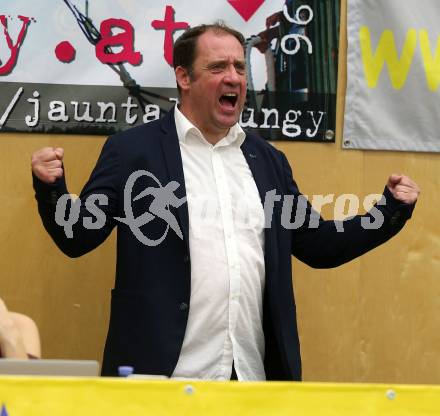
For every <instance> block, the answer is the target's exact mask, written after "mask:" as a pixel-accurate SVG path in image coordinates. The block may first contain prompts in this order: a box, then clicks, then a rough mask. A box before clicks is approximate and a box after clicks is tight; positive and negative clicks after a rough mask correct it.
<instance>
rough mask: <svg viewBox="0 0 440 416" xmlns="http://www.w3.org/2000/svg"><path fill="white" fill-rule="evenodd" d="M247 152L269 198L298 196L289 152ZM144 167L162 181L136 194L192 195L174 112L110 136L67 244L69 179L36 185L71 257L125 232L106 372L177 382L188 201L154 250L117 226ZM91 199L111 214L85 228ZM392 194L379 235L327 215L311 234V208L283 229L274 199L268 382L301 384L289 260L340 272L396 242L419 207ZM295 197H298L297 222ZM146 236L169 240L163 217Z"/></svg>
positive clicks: (151, 181)
mask: <svg viewBox="0 0 440 416" xmlns="http://www.w3.org/2000/svg"><path fill="white" fill-rule="evenodd" d="M241 149H242V151H243V154H244V157H245V158H246V161H247V163H248V164H249V167H250V170H251V171H252V174H253V177H254V179H255V182H256V185H257V187H258V190H259V193H260V196H261V199H262V202H263V201H264V198H265V195H266V193H267V192H268V191H274V190H275V192H276V193H277V195H280V196H282V197H283V196H285V195H294V196H296V197H298V196H299V195H300V192H299V190H298V187H297V185H296V183H295V181H294V180H293V177H292V172H291V169H290V166H289V163H288V162H287V159H286V157H285V156H284V154H283V153H282V152H280V151H278V150H276V149H275V148H274V147H273V146H271V145H270V144H268V143H267V142H266V141H265V140H263V139H261V138H260V137H258V136H255V135H253V134H247V135H246V139H245V140H244V142H243V144H242V146H241ZM139 170H142V171H148V172H150V173H152V174H153V175H154V176H155V178H152V177H150V176H148V175H142V176H140V177H139V178H138V180H136V181H135V183H134V185H133V193H132V196H135V195H137V194H139V193H140V192H141V191H143V190H144V189H145V188H146V187H147V186H155V187H156V186H157V182H156V179H157V180H158V181H159V182H160V183H161V184H162V185H165V184H167V183H169V182H170V181H172V180H174V181H177V182H178V183H179V184H180V186H179V188H178V189H177V191H176V192H175V195H176V196H177V197H179V198H182V197H184V196H186V191H185V180H184V172H183V167H182V159H181V154H180V148H179V142H178V138H177V133H176V127H175V124H174V112H173V111H171V112H169V113H168V114H166V115H165V117H164V118H163V119H161V120H157V121H154V122H151V123H148V124H145V125H141V126H139V127H134V128H132V129H129V130H127V131H124V132H122V133H118V134H116V135H114V136H111V137H109V138H108V140H107V141H106V143H105V145H104V147H103V149H102V152H101V155H100V157H99V159H98V162H97V164H96V167H95V169H94V170H93V172H92V174H91V176H90V179H89V181H88V182H87V184H86V185H85V187H84V189H83V191H82V192H81V195H80V200H81V201H82V205H81V209H80V211H79V217H78V221H77V222H76V224H75V225H73V227H72V238H67V237H66V234H65V231H64V228H63V227H62V226H60V225H58V224H57V222H56V221H55V209H56V204H57V201H58V198H59V197H60V196H61V195H63V194H65V193H67V187H66V183H65V179H64V177H63V178H61V179H60V180H58V181H57V182H55V184H52V185H48V184H44V183H43V182H41V181H39V180H38V179H37V178H36V177H34V188H35V191H36V199H37V201H38V209H39V213H40V215H41V218H42V221H43V224H44V226H45V228H46V230H47V231H48V232H49V233H50V235H51V236H52V238H53V240H54V241H55V243H56V244H57V245H58V247H59V248H60V249H61V250H62V251H63V252H64V253H65V254H67V255H68V256H71V257H77V256H81V255H82V254H85V253H87V252H89V251H90V250H93V249H94V248H95V247H97V246H98V245H99V244H101V243H102V242H103V241H104V240H105V239H106V238H107V236H108V235H109V234H110V232H111V231H112V229H113V227H114V226H116V225H117V226H118V234H117V262H116V278H115V286H114V289H113V290H112V299H111V313H110V323H109V329H108V336H107V340H106V344H105V350H104V357H103V365H102V374H103V375H116V374H117V369H118V366H119V365H132V366H133V367H134V369H135V372H136V373H147V374H164V375H167V376H171V375H172V373H173V371H174V368H175V366H176V364H177V360H178V358H179V354H180V350H181V347H182V342H183V338H184V335H185V328H186V324H187V319H188V311H189V308H190V307H191V300H190V286H191V253H190V252H189V245H188V209H187V205H186V203H185V204H183V205H181V206H180V207H179V208H177V209H176V208H173V207H171V208H170V211H171V212H172V213H173V214H174V215H175V216H176V218H177V219H178V221H179V225H180V228H181V230H182V232H183V236H184V238H183V239H181V238H179V237H178V236H177V234H176V233H175V232H173V231H171V230H168V233H167V235H166V238H165V239H164V240H163V241H162V242H161V243H160V244H158V245H156V246H147V245H145V244H143V243H141V242H140V241H139V240H138V239H137V238H136V236H135V235H134V234H133V232H132V231H131V229H130V227H129V226H127V225H126V224H123V223H121V222H118V221H116V220H115V217H125V210H124V187H125V185H126V182H127V180H128V178H129V177H130V175H131V174H132V173H133V172H135V171H139ZM93 194H103V195H105V196H106V198H107V200H106V201H105V200H104V203H103V204H96V206H98V207H99V208H100V209H101V210H102V212H104V214H105V224H104V226H103V227H96V228H97V229H87V228H85V227H84V225H83V220H84V218H86V217H89V221H91V222H92V223H93V221H95V223H96V221H97V217H93V215H91V213H90V212H91V211H90V209H87V207H86V205H85V201H86V199H87V198H88V197H89V196H90V195H93ZM384 195H385V197H386V204H385V205H381V206H377V207H376V209H378V210H379V211H380V212H381V213H382V215H383V217H384V223H383V225H382V227H380V228H379V229H376V230H374V229H373V230H366V229H364V228H363V227H362V226H361V220H362V217H361V216H356V217H353V218H351V219H349V220H346V221H345V222H344V230H345V231H344V232H338V231H337V228H336V226H335V222H333V221H324V220H322V219H321V218H319V220H318V222H317V223H316V224H315V226H314V227H313V228H312V227H309V226H308V224H309V222H308V221H309V219H310V216H311V214H312V210H311V208H310V206H309V205H308V206H307V218H308V219H307V221H306V222H305V224H304V225H303V226H301V227H299V228H297V229H286V228H284V227H283V226H282V225H281V212H282V210H281V202H275V204H274V210H273V216H272V222H271V227H268V228H266V229H265V267H266V285H265V293H264V302H263V329H264V336H265V359H264V365H265V371H266V377H267V379H268V380H300V379H301V358H300V345H299V339H298V330H297V323H296V311H295V300H294V295H293V287H292V269H291V256H292V255H294V256H296V257H297V258H298V259H299V260H301V261H303V262H305V263H307V264H308V265H310V266H311V267H316V268H327V267H335V266H338V265H340V264H343V263H345V262H347V261H349V260H351V259H353V258H355V257H357V256H359V255H361V254H363V253H365V252H367V251H368V250H371V249H372V248H374V247H376V246H378V245H379V244H381V243H383V242H384V241H386V240H388V239H389V238H391V237H392V236H393V235H395V234H396V233H397V232H398V231H399V230H400V229H401V228H402V227H403V225H404V223H405V221H406V220H407V219H408V218H410V216H411V212H412V209H413V207H412V206H409V205H405V204H401V203H400V202H399V201H397V200H395V199H394V198H393V197H392V195H391V193H390V192H389V191H388V190H387V189H385V192H384ZM297 201H298V199H297V198H295V199H294V204H293V209H292V222H293V220H294V215H295V214H294V212H295V206H296V205H295V204H296V203H297ZM105 202H106V204H105ZM150 202H151V200H150V201H149V200H148V198H142V200H139V201H134V202H132V209H133V215H134V217H138V216H140V215H142V214H144V213H145V212H146V211H147V210H148V207H149V203H150ZM369 216H370V217H371V218H373V217H372V216H371V214H367V215H366V216H365V217H369ZM72 218H74V217H72ZM373 219H374V218H373ZM315 220H316V218H315ZM58 222H60V221H58ZM89 228H90V227H89ZM140 230H141V232H142V233H143V235H145V236H147V237H148V238H149V239H151V240H154V239H158V238H160V237H161V236H162V235H164V233H165V231H166V224H165V223H164V221H163V220H161V219H159V218H156V219H154V220H152V221H150V222H149V223H148V224H145V225H143V226H142V227H141V228H140Z"/></svg>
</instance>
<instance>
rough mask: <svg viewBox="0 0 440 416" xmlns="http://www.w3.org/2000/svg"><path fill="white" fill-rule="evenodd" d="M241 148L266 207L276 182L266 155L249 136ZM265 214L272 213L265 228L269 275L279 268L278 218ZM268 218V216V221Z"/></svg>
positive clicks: (265, 250) (265, 257)
mask: <svg viewBox="0 0 440 416" xmlns="http://www.w3.org/2000/svg"><path fill="white" fill-rule="evenodd" d="M241 150H242V152H243V155H244V157H245V159H246V161H247V163H248V165H249V169H250V170H251V172H252V176H253V177H254V180H255V184H256V185H257V188H258V192H259V194H260V199H261V203H262V205H263V207H264V202H265V199H266V193H267V192H269V191H272V190H273V189H274V183H275V181H273V180H271V178H270V169H268V166H267V162H265V161H266V157H265V155H264V154H263V153H262V152H261V149H260V147H257V146H255V145H254V144H253V143H250V140H249V139H248V138H246V139H245V140H244V142H243V144H242V145H241ZM265 215H272V218H270V220H271V221H270V223H269V224H270V227H266V228H265V229H264V259H265V264H266V277H268V276H269V275H272V274H273V273H276V272H277V270H278V256H277V255H276V253H277V252H278V249H277V247H278V243H277V224H276V218H275V216H274V215H273V213H272V212H265ZM267 220H268V219H267V218H266V223H267ZM269 272H270V273H269Z"/></svg>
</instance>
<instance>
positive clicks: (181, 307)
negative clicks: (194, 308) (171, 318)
mask: <svg viewBox="0 0 440 416" xmlns="http://www.w3.org/2000/svg"><path fill="white" fill-rule="evenodd" d="M179 309H180V310H181V311H186V310H187V309H188V304H187V303H186V302H182V303H181V304H180V306H179Z"/></svg>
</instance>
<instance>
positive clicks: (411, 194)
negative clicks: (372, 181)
mask: <svg viewBox="0 0 440 416" xmlns="http://www.w3.org/2000/svg"><path fill="white" fill-rule="evenodd" d="M387 187H388V189H389V190H390V192H391V193H392V194H393V196H394V198H396V199H397V200H399V201H401V202H404V203H405V204H414V203H415V202H416V201H417V198H418V197H419V194H420V188H419V187H418V185H417V184H416V183H415V182H414V181H413V180H412V179H411V178H408V176H405V175H397V174H393V175H391V176H390V177H389V178H388V183H387Z"/></svg>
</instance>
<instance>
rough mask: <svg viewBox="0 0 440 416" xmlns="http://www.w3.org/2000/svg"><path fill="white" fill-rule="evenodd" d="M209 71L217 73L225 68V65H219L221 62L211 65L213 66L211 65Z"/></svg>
mask: <svg viewBox="0 0 440 416" xmlns="http://www.w3.org/2000/svg"><path fill="white" fill-rule="evenodd" d="M210 69H211V71H212V72H214V73H219V72H222V71H223V70H224V69H225V66H224V65H221V64H219V65H213V66H211V68H210Z"/></svg>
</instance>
